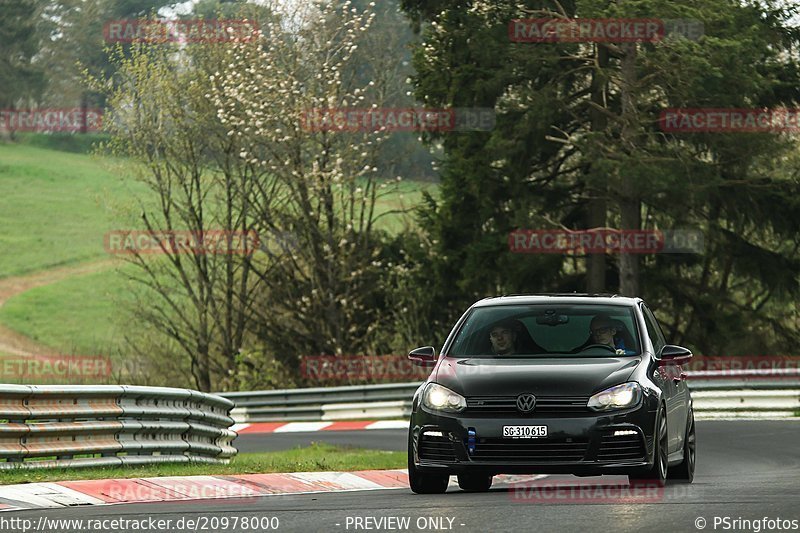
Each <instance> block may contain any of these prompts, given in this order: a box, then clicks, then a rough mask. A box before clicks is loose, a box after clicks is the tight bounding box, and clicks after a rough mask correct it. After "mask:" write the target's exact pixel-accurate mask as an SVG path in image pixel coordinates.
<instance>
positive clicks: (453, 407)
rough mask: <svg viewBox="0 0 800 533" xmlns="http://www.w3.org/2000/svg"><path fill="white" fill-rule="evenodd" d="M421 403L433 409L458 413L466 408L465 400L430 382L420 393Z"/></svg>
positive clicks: (455, 393)
mask: <svg viewBox="0 0 800 533" xmlns="http://www.w3.org/2000/svg"><path fill="white" fill-rule="evenodd" d="M422 405H424V406H425V407H427V408H428V409H433V410H435V411H446V412H449V413H458V412H460V411H463V410H464V409H466V408H467V400H465V399H464V397H463V396H461V395H460V394H458V393H457V392H453V391H451V390H450V389H448V388H447V387H443V386H441V385H439V384H438V383H430V384H428V386H427V387H425V392H423V393H422Z"/></svg>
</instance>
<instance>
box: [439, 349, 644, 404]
mask: <svg viewBox="0 0 800 533" xmlns="http://www.w3.org/2000/svg"><path fill="white" fill-rule="evenodd" d="M640 361H641V357H638V356H637V357H630V356H627V357H575V356H571V357H548V358H539V357H529V358H508V359H499V358H481V357H445V358H443V359H442V361H441V362H440V364H439V366H438V368H437V370H436V375H435V378H434V380H435V381H436V382H437V383H440V384H442V385H444V386H445V387H447V388H449V389H451V390H453V391H455V392H457V393H459V394H462V395H464V396H516V395H518V394H522V393H523V392H530V393H533V394H535V395H537V396H590V395H592V394H594V393H595V392H598V391H600V390H603V389H605V388H607V387H611V386H613V385H617V384H619V383H622V382H624V381H626V380H627V379H628V378H629V377H630V375H631V374H632V373H633V370H634V368H636V366H637V365H638V364H639V362H640Z"/></svg>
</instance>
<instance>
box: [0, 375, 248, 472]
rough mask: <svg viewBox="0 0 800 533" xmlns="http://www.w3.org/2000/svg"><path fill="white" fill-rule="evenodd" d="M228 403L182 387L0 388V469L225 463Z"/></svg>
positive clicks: (231, 452)
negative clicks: (164, 463)
mask: <svg viewBox="0 0 800 533" xmlns="http://www.w3.org/2000/svg"><path fill="white" fill-rule="evenodd" d="M232 408H233V402H232V401H231V400H227V399H225V398H222V397H220V396H216V395H212V394H205V393H202V392H197V391H194V390H189V389H173V388H166V387H136V386H128V385H99V386H81V385H73V386H64V385H48V386H28V385H0V470H2V469H13V468H55V467H76V466H120V465H135V464H144V463H162V462H180V463H186V462H203V463H223V464H224V463H227V462H229V461H230V458H231V457H233V456H234V455H236V448H234V447H233V446H231V441H232V440H233V439H234V438H236V432H234V431H232V430H231V429H229V428H230V426H231V425H233V422H234V421H233V419H232V418H231V416H230V411H231V409H232Z"/></svg>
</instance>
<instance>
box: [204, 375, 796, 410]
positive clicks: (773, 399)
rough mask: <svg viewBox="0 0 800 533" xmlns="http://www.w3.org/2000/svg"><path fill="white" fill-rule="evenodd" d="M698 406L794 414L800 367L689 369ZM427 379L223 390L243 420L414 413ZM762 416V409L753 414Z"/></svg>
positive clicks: (689, 382) (223, 394)
mask: <svg viewBox="0 0 800 533" xmlns="http://www.w3.org/2000/svg"><path fill="white" fill-rule="evenodd" d="M687 375H688V378H689V379H688V384H689V388H690V389H691V390H692V397H693V399H694V408H695V411H696V412H698V413H709V414H710V415H711V416H722V415H725V414H744V413H748V414H752V413H763V414H764V415H769V416H793V415H794V414H795V412H798V411H800V370H799V369H789V370H784V371H782V372H778V373H768V372H765V371H759V370H736V371H708V370H705V371H695V372H687ZM420 384H421V382H416V381H415V382H407V383H391V384H381V385H350V386H346V387H325V388H323V387H319V388H308V389H283V390H269V391H251V392H229V393H221V394H220V395H221V396H223V397H225V398H228V399H230V400H232V401H234V402H236V407H235V408H234V409H233V411H232V412H231V416H233V418H234V420H236V422H239V423H250V422H279V421H321V420H358V419H381V418H383V419H392V418H408V417H409V416H410V414H411V397H412V396H413V394H414V391H416V390H417V388H418V387H419V386H420ZM753 416H758V415H755V414H754V415H753Z"/></svg>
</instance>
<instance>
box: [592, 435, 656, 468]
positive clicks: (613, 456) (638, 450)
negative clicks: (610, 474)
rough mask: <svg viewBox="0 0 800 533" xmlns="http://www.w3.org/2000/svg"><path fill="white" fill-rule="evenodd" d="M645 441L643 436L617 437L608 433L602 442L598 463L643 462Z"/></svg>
mask: <svg viewBox="0 0 800 533" xmlns="http://www.w3.org/2000/svg"><path fill="white" fill-rule="evenodd" d="M644 459H645V449H644V441H642V436H641V435H638V434H637V435H617V436H614V434H613V433H607V434H605V435H603V437H602V440H601V441H600V451H599V452H598V454H597V460H598V461H643V460H644Z"/></svg>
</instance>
